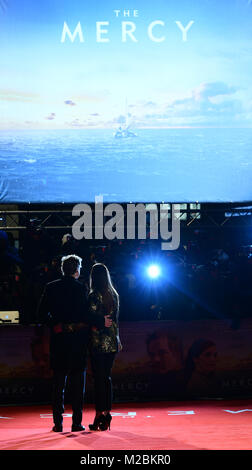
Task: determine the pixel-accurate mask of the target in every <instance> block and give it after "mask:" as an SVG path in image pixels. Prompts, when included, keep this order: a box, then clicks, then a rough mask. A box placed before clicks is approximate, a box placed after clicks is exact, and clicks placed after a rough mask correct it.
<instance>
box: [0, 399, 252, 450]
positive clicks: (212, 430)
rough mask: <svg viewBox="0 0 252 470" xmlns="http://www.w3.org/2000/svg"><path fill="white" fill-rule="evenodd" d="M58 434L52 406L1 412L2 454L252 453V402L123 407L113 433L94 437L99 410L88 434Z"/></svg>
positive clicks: (87, 415) (67, 426) (88, 415)
mask: <svg viewBox="0 0 252 470" xmlns="http://www.w3.org/2000/svg"><path fill="white" fill-rule="evenodd" d="M65 414H66V417H64V429H63V432H62V433H54V432H52V431H51V428H52V425H53V423H52V417H51V409H50V406H48V405H46V406H45V405H41V406H24V407H21V406H19V407H14V406H12V407H1V408H0V449H1V450H69V449H71V450H78V449H81V450H83V451H85V450H147V449H148V450H153V449H155V450H189V449H192V450H250V449H251V448H252V400H242V401H238V400H233V401H226V400H225V401H223V400H222V401H207V402H204V401H200V402H199V401H197V402H196V401H195V402H194V401H192V402H162V403H129V404H125V403H123V404H117V405H114V408H113V420H112V425H111V430H110V431H105V432H101V431H98V432H90V431H89V429H88V424H89V423H91V422H92V421H93V417H94V411H93V407H92V406H90V405H88V406H87V407H86V409H85V410H84V415H83V424H84V425H85V426H86V430H85V431H83V432H80V433H72V432H71V408H70V407H69V406H66V410H65Z"/></svg>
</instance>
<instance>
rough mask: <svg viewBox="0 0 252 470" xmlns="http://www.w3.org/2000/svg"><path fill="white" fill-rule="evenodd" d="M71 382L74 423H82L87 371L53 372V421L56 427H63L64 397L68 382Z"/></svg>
mask: <svg viewBox="0 0 252 470" xmlns="http://www.w3.org/2000/svg"><path fill="white" fill-rule="evenodd" d="M67 378H68V381H69V387H70V393H71V404H72V410H73V415H72V422H73V425H77V426H78V425H79V424H81V421H82V411H83V400H84V393H85V384H86V370H83V369H81V370H80V369H76V370H75V369H71V370H54V371H53V391H52V408H53V421H54V424H55V425H56V426H61V425H62V422H63V416H62V415H63V413H64V397H65V388H66V381H67Z"/></svg>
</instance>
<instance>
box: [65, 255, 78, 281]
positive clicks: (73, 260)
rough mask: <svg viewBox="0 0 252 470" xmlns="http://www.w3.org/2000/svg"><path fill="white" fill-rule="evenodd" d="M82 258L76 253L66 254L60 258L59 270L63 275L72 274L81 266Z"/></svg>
mask: <svg viewBox="0 0 252 470" xmlns="http://www.w3.org/2000/svg"><path fill="white" fill-rule="evenodd" d="M81 263H82V259H81V258H80V257H79V256H77V255H68V256H63V258H61V271H62V274H64V276H72V275H73V274H75V273H76V271H77V269H78V268H81Z"/></svg>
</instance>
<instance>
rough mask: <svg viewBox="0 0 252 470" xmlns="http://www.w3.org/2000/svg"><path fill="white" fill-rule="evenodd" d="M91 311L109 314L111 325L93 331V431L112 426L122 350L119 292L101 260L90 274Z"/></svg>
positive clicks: (91, 345)
mask: <svg viewBox="0 0 252 470" xmlns="http://www.w3.org/2000/svg"><path fill="white" fill-rule="evenodd" d="M88 306H89V311H90V313H92V315H99V316H100V315H101V316H103V317H104V316H105V315H110V318H111V319H112V325H111V327H109V328H103V329H98V328H95V327H93V328H92V330H91V340H90V356H91V366H92V373H93V377H94V387H95V409H96V415H95V418H94V422H93V424H90V425H89V428H90V430H92V431H97V430H98V429H100V430H102V431H105V430H106V429H108V428H109V429H110V423H111V420H112V416H111V414H110V411H111V408H112V381H111V370H112V367H113V363H114V360H115V356H116V353H117V352H118V351H120V350H121V349H122V345H121V341H120V338H119V326H118V319H119V295H118V292H117V291H116V289H115V288H114V286H113V284H112V281H111V277H110V273H109V270H108V268H107V266H105V265H104V264H102V263H95V264H94V265H93V266H92V269H91V273H90V292H89V296H88Z"/></svg>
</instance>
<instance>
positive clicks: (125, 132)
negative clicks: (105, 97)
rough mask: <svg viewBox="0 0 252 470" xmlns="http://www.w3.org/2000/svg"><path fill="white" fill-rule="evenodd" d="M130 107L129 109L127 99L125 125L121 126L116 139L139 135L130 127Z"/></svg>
mask: <svg viewBox="0 0 252 470" xmlns="http://www.w3.org/2000/svg"><path fill="white" fill-rule="evenodd" d="M128 117H129V115H128V109H127V100H126V113H125V124H124V126H119V127H118V129H117V130H116V132H115V133H114V137H115V138H116V139H125V138H128V137H137V134H136V133H135V132H133V131H132V130H131V129H130V124H128Z"/></svg>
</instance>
